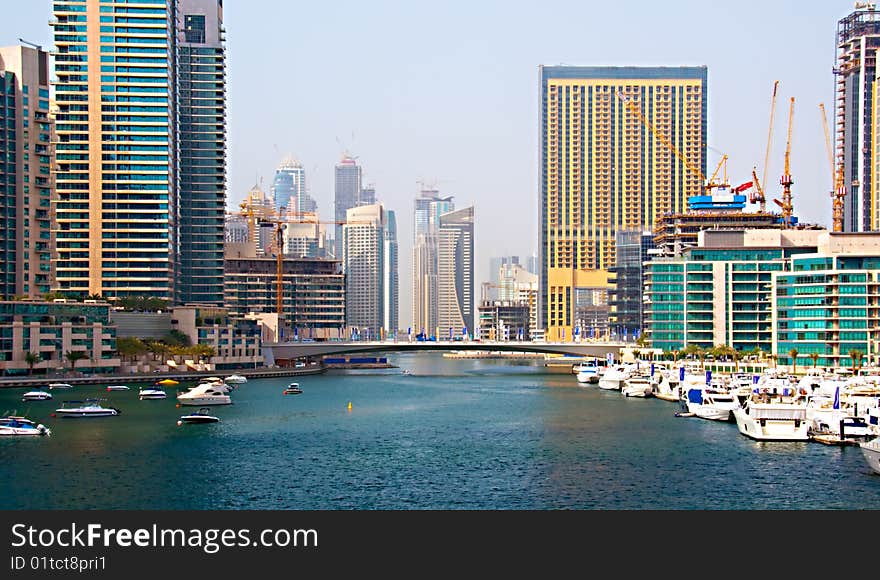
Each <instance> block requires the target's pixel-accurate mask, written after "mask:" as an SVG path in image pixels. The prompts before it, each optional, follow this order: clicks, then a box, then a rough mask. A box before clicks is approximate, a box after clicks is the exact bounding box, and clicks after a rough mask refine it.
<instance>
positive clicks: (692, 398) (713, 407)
mask: <svg viewBox="0 0 880 580" xmlns="http://www.w3.org/2000/svg"><path fill="white" fill-rule="evenodd" d="M685 402H686V404H687V410H688V412H689V413H693V414H694V415H695V416H697V417H700V418H701V419H710V420H713V421H735V419H734V417H733V410H734V409H737V408H739V407H740V404H739V399H737V398H736V395H735V394H734V393H732V392H730V391H724V390H719V389H710V388H709V387H708V385H704V386H703V387H694V386H691V387H689V388H688V390H687V396H686V399H685Z"/></svg>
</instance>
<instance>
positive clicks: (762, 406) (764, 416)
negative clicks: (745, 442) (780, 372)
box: [733, 389, 810, 441]
mask: <svg viewBox="0 0 880 580" xmlns="http://www.w3.org/2000/svg"><path fill="white" fill-rule="evenodd" d="M733 418H734V420H736V426H737V429H739V432H740V433H741V434H743V435H745V436H746V437H750V438H752V439H755V440H758V441H809V440H810V423H809V421H807V405H806V401H805V400H804V399H802V398H800V397H798V396H797V392H796V391H794V389H791V390H790V391H788V392H784V393H782V394H779V395H776V394H774V395H772V396H771V395H769V394H766V393H764V394H761V393H755V392H753V393H752V396H750V397H749V398H748V399H746V401H745V403H744V404H743V406H742V407H739V408H735V409H734V410H733Z"/></svg>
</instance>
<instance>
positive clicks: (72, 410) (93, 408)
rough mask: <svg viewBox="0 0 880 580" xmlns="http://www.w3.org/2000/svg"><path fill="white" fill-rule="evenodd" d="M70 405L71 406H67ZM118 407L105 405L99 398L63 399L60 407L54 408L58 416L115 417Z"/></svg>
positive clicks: (117, 413)
mask: <svg viewBox="0 0 880 580" xmlns="http://www.w3.org/2000/svg"><path fill="white" fill-rule="evenodd" d="M67 405H71V406H67ZM119 413H120V411H119V409H117V408H115V407H105V406H103V405H102V404H101V401H100V400H99V399H86V400H84V401H64V405H63V406H62V407H61V408H60V409H55V414H56V415H58V416H59V417H72V418H77V417H115V416H117V415H119Z"/></svg>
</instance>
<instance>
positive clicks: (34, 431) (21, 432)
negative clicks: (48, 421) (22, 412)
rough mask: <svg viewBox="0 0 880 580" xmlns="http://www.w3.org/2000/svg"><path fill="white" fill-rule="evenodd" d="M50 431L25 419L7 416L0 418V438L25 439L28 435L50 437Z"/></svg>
mask: <svg viewBox="0 0 880 580" xmlns="http://www.w3.org/2000/svg"><path fill="white" fill-rule="evenodd" d="M51 434H52V430H51V429H49V428H48V427H46V426H45V425H43V424H42V423H40V424H37V423H34V422H33V421H31V420H30V419H28V418H27V417H19V416H17V415H7V416H5V417H2V418H0V436H13V437H27V436H29V435H51Z"/></svg>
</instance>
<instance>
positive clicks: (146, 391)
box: [138, 387, 168, 401]
mask: <svg viewBox="0 0 880 580" xmlns="http://www.w3.org/2000/svg"><path fill="white" fill-rule="evenodd" d="M167 397H168V393H166V392H165V389H160V388H159V387H144V388H142V389H141V390H140V391H138V399H140V400H141V401H149V400H159V399H165V398H167Z"/></svg>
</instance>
